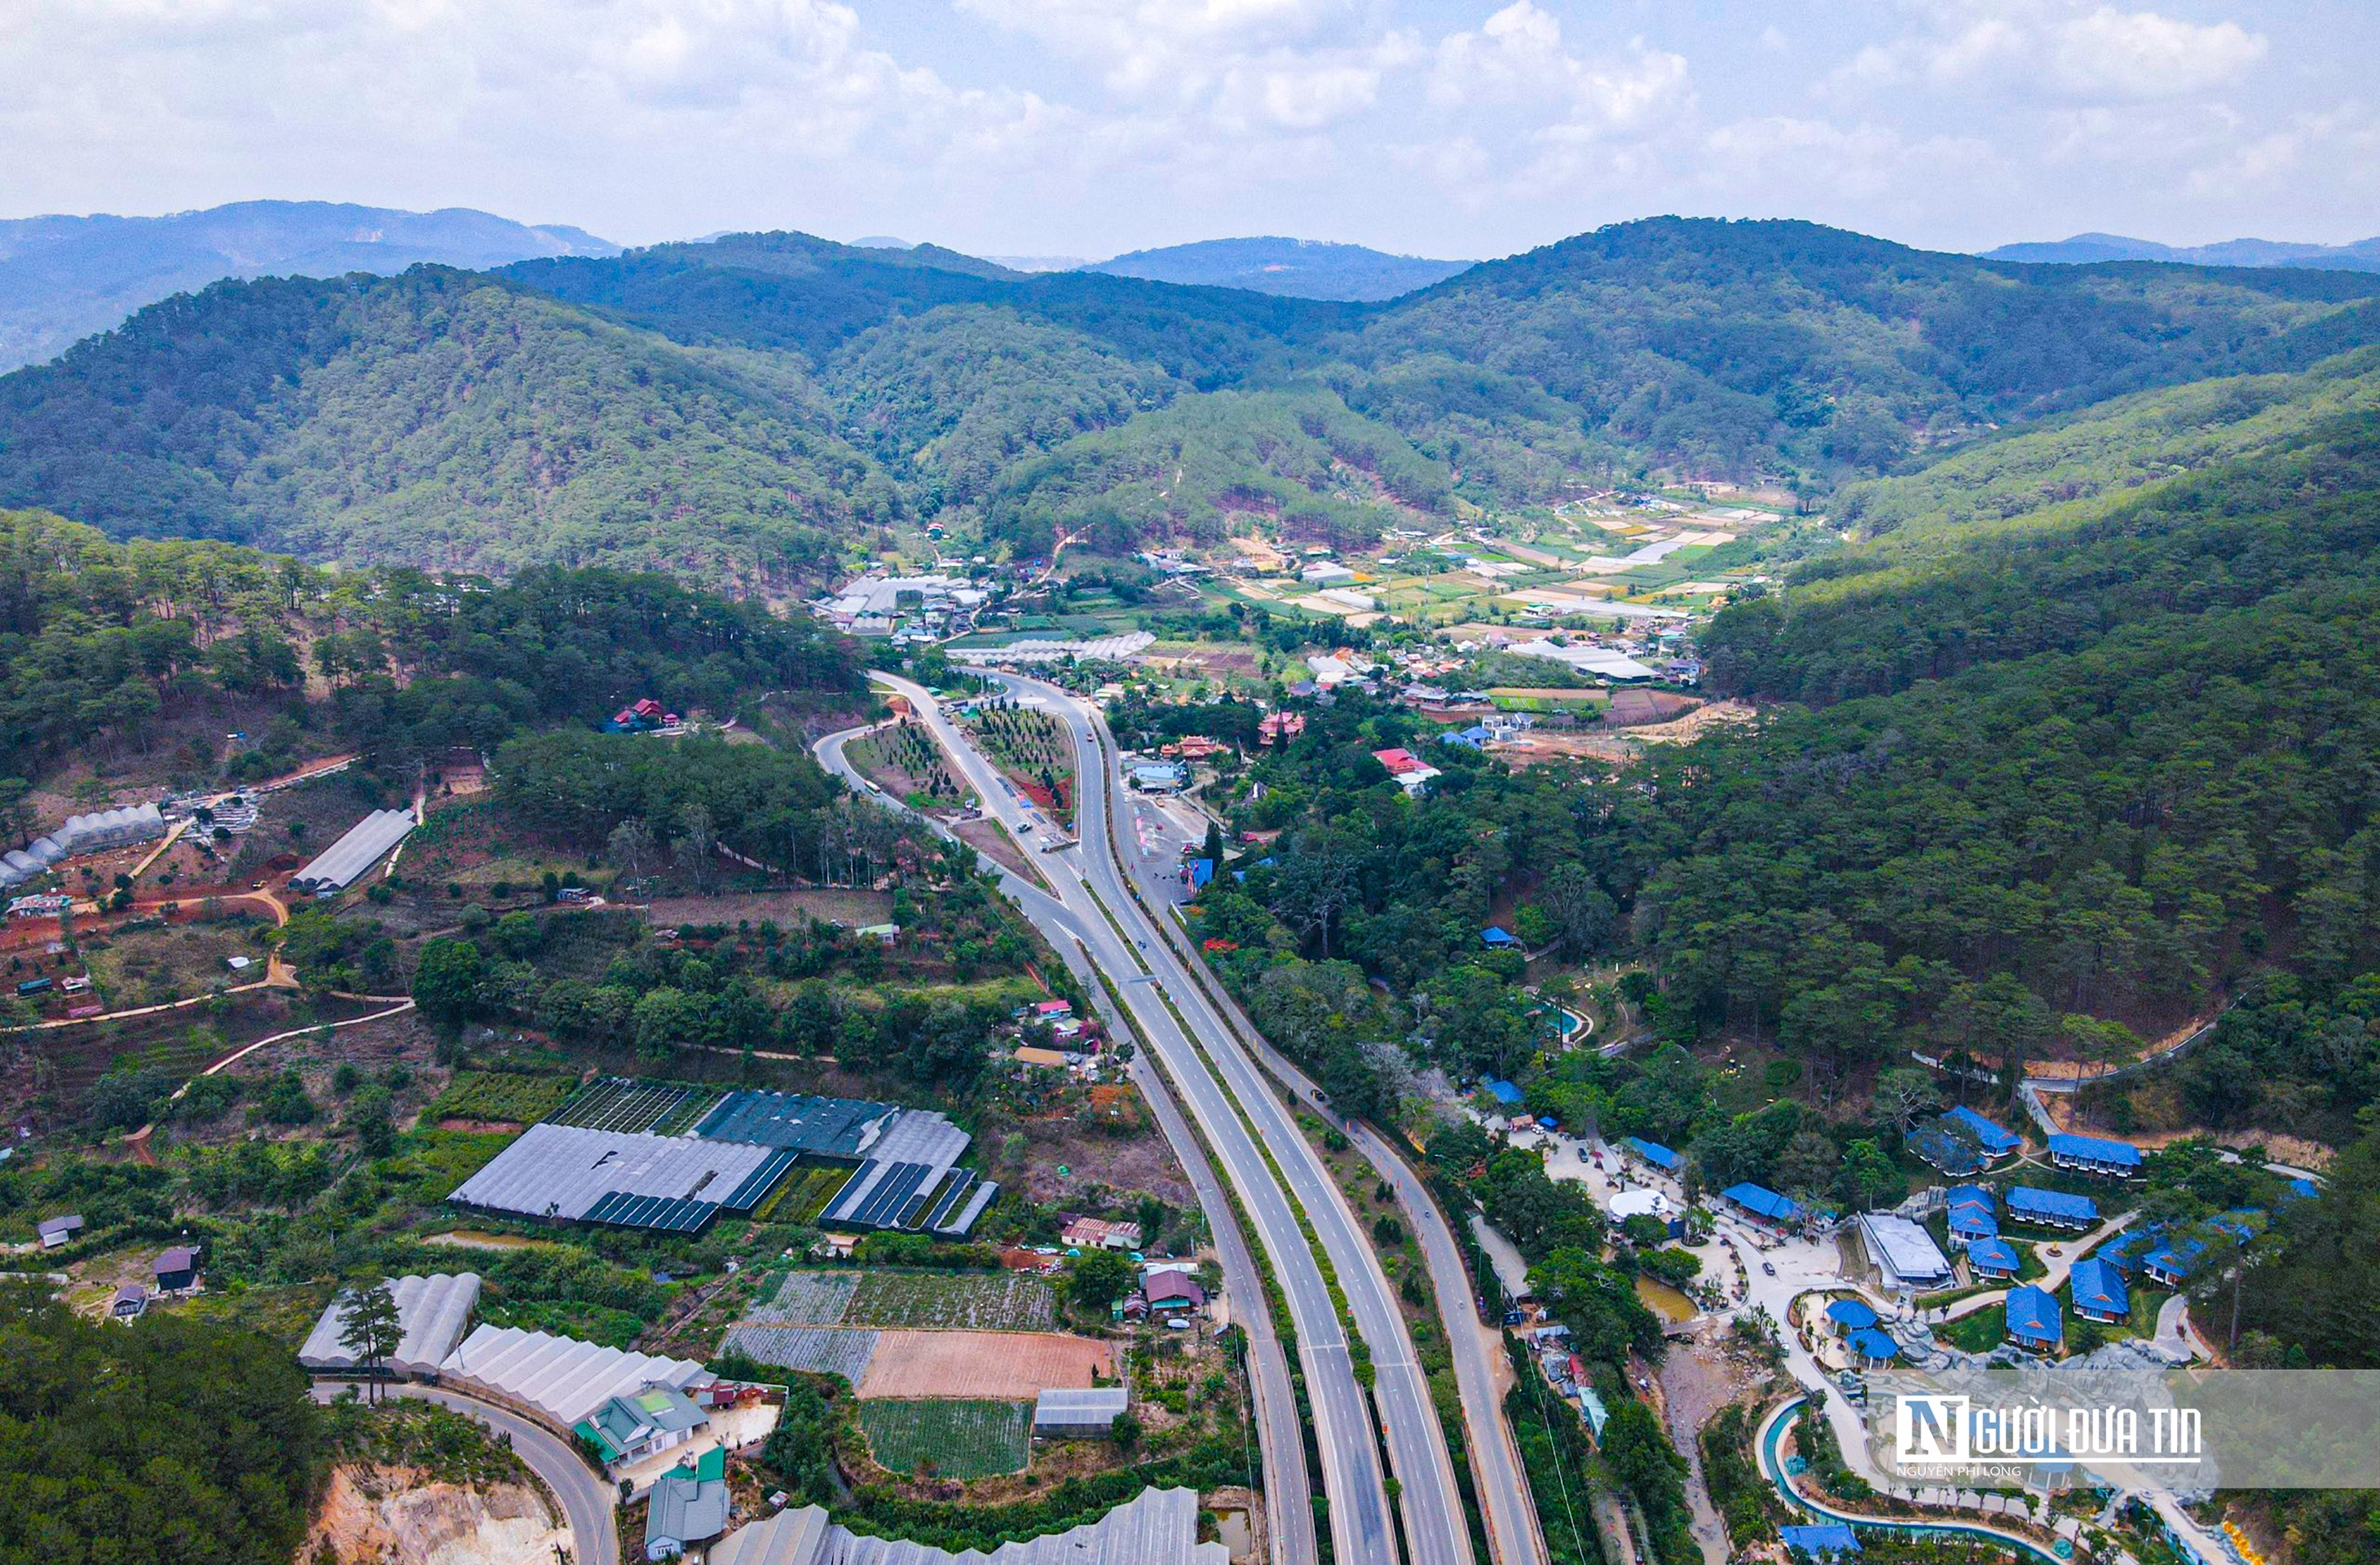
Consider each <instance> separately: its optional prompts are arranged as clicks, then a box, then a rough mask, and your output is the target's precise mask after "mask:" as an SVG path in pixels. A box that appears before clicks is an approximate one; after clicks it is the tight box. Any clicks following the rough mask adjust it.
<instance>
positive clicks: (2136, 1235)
mask: <svg viewBox="0 0 2380 1565" xmlns="http://www.w3.org/2000/svg"><path fill="white" fill-rule="evenodd" d="M2155 1245H2156V1235H2155V1234H2154V1233H2149V1232H2145V1231H2142V1230H2140V1229H2137V1228H2135V1229H2131V1230H2129V1231H2125V1232H2122V1233H2119V1234H2118V1235H2116V1237H2114V1238H2113V1239H2110V1240H2108V1241H2107V1243H2106V1244H2102V1245H2100V1246H2099V1252H2098V1258H2099V1259H2101V1260H2103V1261H2105V1262H2107V1264H2108V1265H2109V1266H2111V1267H2114V1268H2116V1269H2117V1270H2118V1271H2120V1272H2122V1273H2124V1274H2125V1275H2126V1276H2128V1277H2129V1276H2130V1275H2131V1273H2132V1272H2133V1271H2134V1270H2135V1269H2137V1268H2139V1266H2140V1264H2141V1253H2142V1252H2143V1251H2144V1250H2149V1249H2154V1248H2155Z"/></svg>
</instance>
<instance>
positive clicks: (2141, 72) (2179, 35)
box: [2050, 6, 2266, 98]
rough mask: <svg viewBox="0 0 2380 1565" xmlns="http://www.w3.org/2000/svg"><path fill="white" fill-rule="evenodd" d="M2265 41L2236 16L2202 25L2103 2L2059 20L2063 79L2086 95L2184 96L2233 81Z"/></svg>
mask: <svg viewBox="0 0 2380 1565" xmlns="http://www.w3.org/2000/svg"><path fill="white" fill-rule="evenodd" d="M2265 47H2266V42H2265V39H2264V38H2263V37H2262V36H2261V35H2259V34H2256V33H2252V32H2250V31H2248V30H2246V29H2245V28H2242V27H2241V26H2240V24H2239V23H2237V22H2230V21H2225V22H2217V23H2216V24H2214V25H2213V26H2211V27H2202V26H2199V25H2197V24H2195V23H2192V22H2184V21H2175V20H2174V19H2172V18H2169V17H2161V16H2159V15H2157V14H2156V13H2155V11H2134V12H2131V13H2129V14H2127V13H2125V12H2121V11H2118V10H2116V9H2115V8H2114V7H2112V6H2101V7H2100V8H2099V9H2097V10H2095V11H2094V12H2092V13H2091V14H2090V15H2089V16H2087V17H2078V18H2075V19H2073V20H2072V21H2069V22H2066V23H2064V24H2062V25H2061V26H2059V27H2058V30H2057V31H2056V33H2055V35H2054V39H2053V42H2052V43H2051V56H2050V57H2051V59H2052V61H2053V63H2054V65H2055V67H2056V77H2057V79H2058V83H2059V84H2060V85H2061V86H2063V87H2065V88H2066V89H2067V90H2068V91H2072V92H2076V93H2080V94H2083V95H2094V96H2095V95H2107V96H2111V97H2120V98H2179V97H2185V96H2188V95H2189V94H2191V93H2194V92H2203V91H2206V90H2208V89H2209V88H2215V87H2224V86H2228V85H2229V84H2230V83H2232V82H2234V81H2236V80H2238V79H2240V77H2241V76H2243V75H2245V74H2246V73H2247V71H2248V69H2249V67H2252V66H2253V65H2255V63H2256V62H2257V61H2259V60H2261V59H2263V58H2264V57H2265Z"/></svg>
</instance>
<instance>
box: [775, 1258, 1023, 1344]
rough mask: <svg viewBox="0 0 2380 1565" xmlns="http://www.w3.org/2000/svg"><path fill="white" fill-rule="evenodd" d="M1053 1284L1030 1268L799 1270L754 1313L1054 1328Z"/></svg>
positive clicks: (796, 1318) (802, 1322)
mask: <svg viewBox="0 0 2380 1565" xmlns="http://www.w3.org/2000/svg"><path fill="white" fill-rule="evenodd" d="M1057 1312H1058V1296H1057V1293H1056V1291H1055V1290H1053V1289H1052V1288H1051V1287H1050V1284H1049V1282H1048V1281H1047V1280H1045V1279H1042V1278H1039V1277H1035V1276H1032V1275H1030V1274H1028V1273H1025V1272H1014V1271H1007V1272H1001V1273H999V1274H997V1275H994V1276H972V1277H970V1276H953V1275H951V1274H949V1273H947V1272H936V1271H862V1272H851V1271H795V1272H789V1273H787V1274H786V1276H785V1280H783V1282H782V1283H780V1284H779V1285H778V1287H777V1292H776V1294H775V1296H774V1297H772V1298H771V1299H770V1300H769V1302H767V1303H766V1304H757V1305H755V1306H753V1308H752V1309H751V1310H750V1311H749V1312H748V1314H747V1316H746V1317H745V1318H746V1319H747V1320H749V1321H751V1322H753V1323H754V1324H756V1325H768V1326H847V1327H861V1328H882V1327H896V1328H911V1329H922V1330H929V1331H932V1330H941V1331H974V1332H991V1331H1017V1332H1046V1331H1048V1330H1050V1328H1051V1327H1052V1326H1053V1325H1054V1324H1055V1323H1056V1321H1057V1317H1058V1314H1057Z"/></svg>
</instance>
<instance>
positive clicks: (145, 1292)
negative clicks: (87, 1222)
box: [42, 1218, 200, 1321]
mask: <svg viewBox="0 0 2380 1565" xmlns="http://www.w3.org/2000/svg"><path fill="white" fill-rule="evenodd" d="M73 1220H74V1221H75V1222H77V1223H79V1222H81V1221H82V1219H80V1218H76V1219H73ZM49 1243H50V1236H49V1234H48V1233H47V1232H46V1231H45V1232H43V1233H42V1244H43V1245H45V1246H46V1245H48V1244H49ZM199 1287H200V1273H199V1250H198V1246H197V1245H195V1244H176V1245H174V1246H172V1247H171V1248H169V1249H166V1250H164V1251H161V1252H159V1254H158V1256H157V1258H156V1259H155V1260H153V1261H151V1262H150V1263H149V1282H148V1283H147V1284H145V1285H144V1284H142V1283H139V1282H128V1283H126V1284H125V1285H124V1286H123V1287H121V1288H118V1289H117V1290H116V1291H115V1297H114V1298H113V1299H110V1300H109V1301H108V1305H107V1313H108V1314H109V1315H110V1316H114V1317H115V1319H117V1320H124V1321H131V1320H138V1319H140V1317H141V1316H144V1315H146V1314H148V1313H149V1306H150V1305H151V1304H154V1303H156V1302H157V1301H158V1300H160V1299H180V1298H187V1297H188V1296H189V1295H190V1294H192V1293H195V1292H198V1291H199Z"/></svg>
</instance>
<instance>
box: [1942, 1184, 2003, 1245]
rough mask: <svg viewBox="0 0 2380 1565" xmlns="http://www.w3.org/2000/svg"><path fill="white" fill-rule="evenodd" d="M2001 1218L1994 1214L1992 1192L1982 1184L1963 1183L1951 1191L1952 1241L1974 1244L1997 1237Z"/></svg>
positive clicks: (1953, 1242) (1954, 1242)
mask: <svg viewBox="0 0 2380 1565" xmlns="http://www.w3.org/2000/svg"><path fill="white" fill-rule="evenodd" d="M1999 1232H2000V1219H1998V1218H1997V1217H1994V1216H1993V1215H1992V1193H1991V1192H1990V1191H1988V1190H1985V1189H1984V1188H1983V1187H1982V1186H1981V1185H1975V1184H1962V1185H1961V1186H1959V1188H1957V1189H1956V1190H1953V1191H1951V1192H1950V1243H1952V1244H1961V1245H1964V1244H1973V1243H1974V1242H1975V1241H1976V1240H1978V1239H1997V1238H1998V1237H1999Z"/></svg>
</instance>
